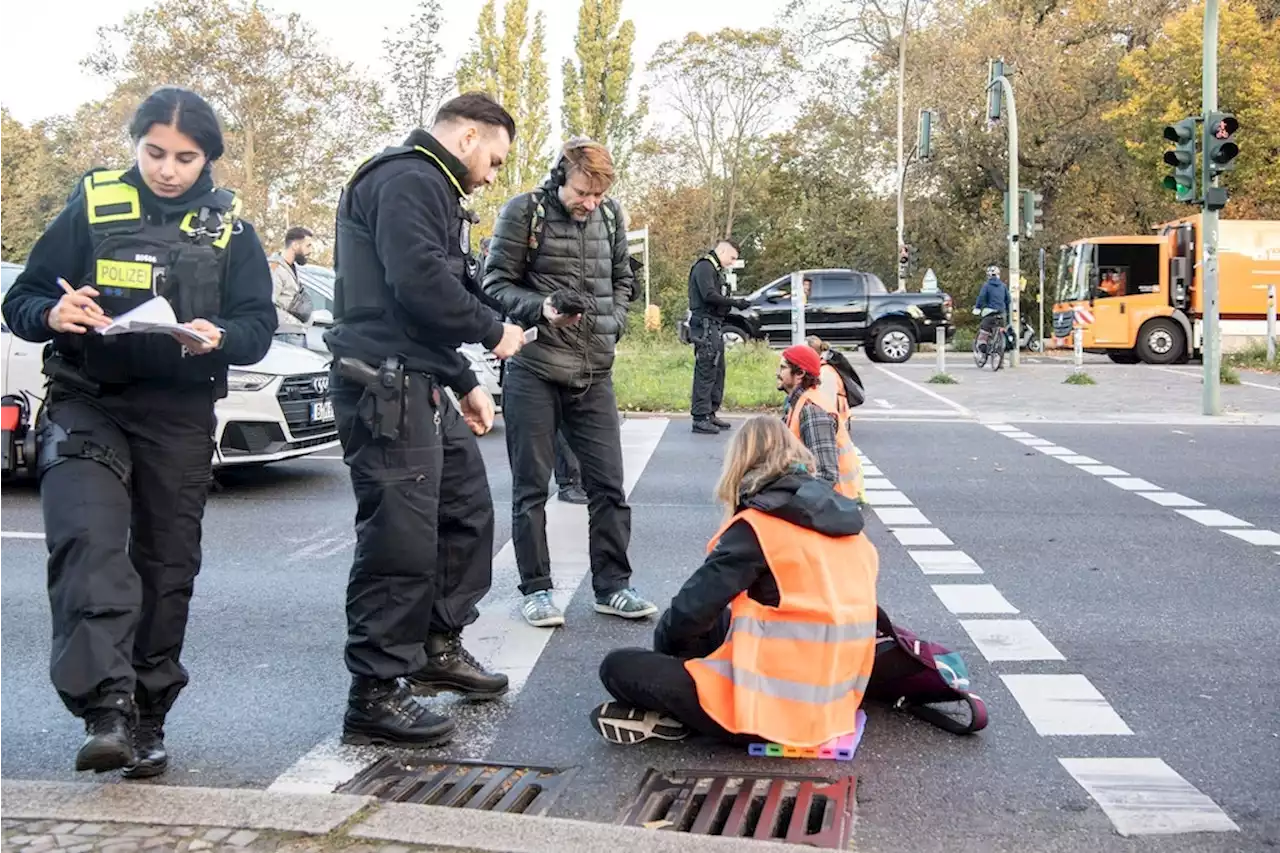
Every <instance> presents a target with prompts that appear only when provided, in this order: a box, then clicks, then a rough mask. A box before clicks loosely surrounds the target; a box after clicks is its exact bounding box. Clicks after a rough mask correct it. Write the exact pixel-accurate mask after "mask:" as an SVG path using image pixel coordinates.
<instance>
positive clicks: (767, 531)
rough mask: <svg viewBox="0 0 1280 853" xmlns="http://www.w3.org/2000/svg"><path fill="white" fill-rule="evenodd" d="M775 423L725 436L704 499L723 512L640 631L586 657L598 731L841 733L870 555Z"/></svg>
mask: <svg viewBox="0 0 1280 853" xmlns="http://www.w3.org/2000/svg"><path fill="white" fill-rule="evenodd" d="M813 464H814V462H813V456H812V454H810V453H809V452H808V451H807V450H806V449H805V448H804V447H803V446H802V445H801V444H800V442H799V441H797V440H796V438H795V437H794V436H793V435H792V434H791V433H790V431H789V430H788V429H787V428H786V427H785V426H783V425H782V424H781V423H780V422H779V421H778V420H777V419H776V418H772V417H768V416H759V417H754V418H751V419H750V420H748V421H747V422H746V423H745V424H743V426H742V429H741V430H740V431H739V432H738V434H737V435H735V436H734V439H733V441H732V442H730V444H729V451H728V453H727V454H726V456H725V461H724V470H723V473H722V474H721V477H720V482H719V484H718V485H717V487H716V497H717V499H718V500H719V502H720V503H721V504H722V505H723V506H724V507H725V510H726V515H727V516H728V520H727V521H726V522H725V523H724V525H723V526H722V527H721V528H720V530H719V531H718V532H717V533H716V534H715V535H714V536H712V537H711V541H710V543H708V545H707V552H708V553H707V557H706V559H705V561H704V562H703V564H702V566H701V567H700V568H698V569H697V570H696V571H695V572H694V573H693V576H692V577H690V578H689V580H688V581H686V582H685V584H684V586H683V587H682V588H681V589H680V592H679V593H677V594H676V597H675V598H674V599H673V600H672V602H671V606H670V607H669V608H668V609H667V611H666V612H665V613H663V615H662V618H661V619H660V620H659V622H658V626H657V630H655V632H654V646H653V650H652V651H650V650H648V649H643V648H625V649H617V650H615V651H612V652H610V653H609V654H608V655H606V656H605V658H604V660H603V661H602V662H601V664H600V681H601V683H602V684H603V685H604V688H605V690H606V691H608V693H609V695H610V696H612V697H613V700H612V701H609V702H605V703H604V704H602V705H600V706H599V707H597V708H595V709H594V710H593V711H592V712H591V715H590V716H591V723H592V725H593V727H594V728H595V730H596V731H597V732H598V733H599V734H600V736H601V737H603V738H604V739H605V740H607V741H609V742H611V743H617V744H633V743H639V742H641V741H645V740H649V739H651V738H658V739H662V740H681V739H683V738H685V737H687V736H688V735H689V734H690V732H696V733H699V734H702V735H704V736H708V737H711V738H715V739H719V740H722V741H728V742H731V743H739V744H741V743H751V742H762V741H763V742H771V743H778V744H783V745H786V746H817V745H820V744H823V743H826V742H827V741H829V740H831V739H833V738H837V737H840V736H842V735H846V734H849V733H851V732H853V731H854V730H855V729H856V727H857V723H856V715H857V710H858V706H859V705H860V704H861V703H862V697H863V694H864V692H865V690H866V686H867V681H868V679H869V678H870V676H871V666H872V662H873V660H874V658H875V634H876V579H877V576H878V574H879V556H878V554H877V552H876V549H875V547H874V546H873V545H872V544H871V542H870V541H868V540H867V538H866V536H865V535H863V532H862V529H863V519H862V513H861V511H860V510H859V509H858V506H857V504H856V503H854V502H853V501H851V500H849V499H848V498H846V497H844V496H842V495H840V494H839V493H837V492H836V491H834V490H833V489H832V487H831V484H830V483H828V482H827V481H826V480H823V479H820V478H817V477H815V476H814V475H813V473H812V470H813Z"/></svg>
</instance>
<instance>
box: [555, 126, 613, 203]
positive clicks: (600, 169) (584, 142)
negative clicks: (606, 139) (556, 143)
mask: <svg viewBox="0 0 1280 853" xmlns="http://www.w3.org/2000/svg"><path fill="white" fill-rule="evenodd" d="M562 150H563V152H564V161H565V162H564V170H565V175H566V177H567V176H568V175H569V173H571V172H574V171H578V172H581V173H582V174H583V175H585V176H586V177H587V180H588V181H590V182H591V186H592V188H600V191H602V192H603V191H605V190H608V189H609V187H611V186H613V181H614V178H615V177H616V175H615V173H614V170H613V156H612V155H611V154H610V153H609V149H608V148H605V147H604V146H603V145H601V144H600V143H599V142H595V141H594V140H591V139H584V138H581V137H574V138H573V139H570V140H569V141H568V142H566V143H565V145H564V148H563V149H562Z"/></svg>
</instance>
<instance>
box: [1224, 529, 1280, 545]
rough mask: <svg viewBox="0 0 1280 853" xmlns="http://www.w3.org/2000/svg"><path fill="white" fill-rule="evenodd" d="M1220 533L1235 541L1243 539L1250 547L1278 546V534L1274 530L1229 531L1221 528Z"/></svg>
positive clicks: (1279, 542) (1279, 534)
mask: <svg viewBox="0 0 1280 853" xmlns="http://www.w3.org/2000/svg"><path fill="white" fill-rule="evenodd" d="M1222 532H1223V533H1225V534H1227V535H1228V536H1234V537H1236V538H1237V539H1243V540H1244V541H1245V542H1248V543H1249V544H1250V545H1265V546H1267V547H1271V546H1272V545H1280V533H1276V532H1275V531H1274V530H1229V529H1227V528H1223V529H1222Z"/></svg>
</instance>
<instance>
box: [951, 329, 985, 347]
mask: <svg viewBox="0 0 1280 853" xmlns="http://www.w3.org/2000/svg"><path fill="white" fill-rule="evenodd" d="M977 337H978V333H977V332H976V331H974V330H973V329H970V328H967V327H961V328H958V329H956V334H955V337H953V338H952V339H951V346H950V349H951V350H952V351H953V352H972V350H973V342H974V339H976V338H977Z"/></svg>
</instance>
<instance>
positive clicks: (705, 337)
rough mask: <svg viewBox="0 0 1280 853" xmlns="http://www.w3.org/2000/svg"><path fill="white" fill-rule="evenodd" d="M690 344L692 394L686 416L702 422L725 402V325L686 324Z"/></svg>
mask: <svg viewBox="0 0 1280 853" xmlns="http://www.w3.org/2000/svg"><path fill="white" fill-rule="evenodd" d="M689 335H690V336H691V338H692V340H693V393H692V404H691V405H690V407H689V413H690V414H691V415H693V417H694V419H695V420H704V419H706V418H709V417H711V416H712V415H714V414H715V413H716V412H718V411H720V405H721V403H723V402H724V323H723V322H722V321H721V320H718V319H715V318H711V317H693V318H692V319H691V320H690V321H689Z"/></svg>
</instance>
